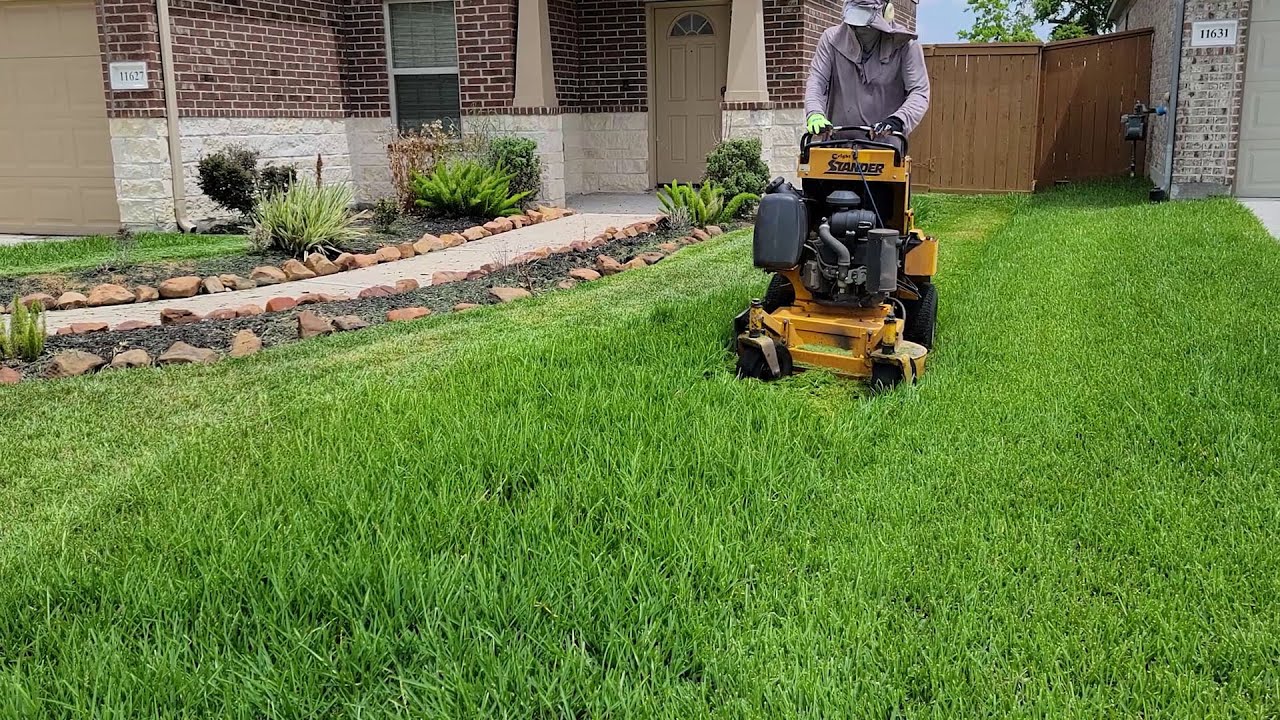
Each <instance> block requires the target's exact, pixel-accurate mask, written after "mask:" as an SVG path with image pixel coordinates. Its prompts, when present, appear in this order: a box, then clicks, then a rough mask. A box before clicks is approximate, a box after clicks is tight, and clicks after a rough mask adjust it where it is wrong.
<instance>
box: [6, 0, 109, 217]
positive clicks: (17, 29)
mask: <svg viewBox="0 0 1280 720" xmlns="http://www.w3.org/2000/svg"><path fill="white" fill-rule="evenodd" d="M0 92H3V93H4V94H3V97H5V98H8V99H12V101H11V102H4V103H0V232H35V233H78V232H111V231H114V230H115V229H118V227H119V222H120V219H119V213H120V211H119V206H118V203H117V202H116V189H115V178H114V174H115V173H114V162H113V158H112V155H111V138H110V131H109V128H108V124H107V113H106V101H105V97H104V93H103V87H102V65H101V59H100V57H99V54H98V38H97V24H96V20H95V15H94V9H93V4H92V2H91V0H53V1H49V0H34V1H33V0H17V1H16V2H15V1H14V0H0Z"/></svg>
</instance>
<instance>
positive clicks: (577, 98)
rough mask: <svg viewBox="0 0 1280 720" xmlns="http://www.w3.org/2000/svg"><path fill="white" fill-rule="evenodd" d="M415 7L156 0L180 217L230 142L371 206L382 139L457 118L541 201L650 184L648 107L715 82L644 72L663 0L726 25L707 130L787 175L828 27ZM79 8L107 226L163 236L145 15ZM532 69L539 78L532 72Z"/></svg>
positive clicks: (710, 0) (761, 18) (119, 0)
mask: <svg viewBox="0 0 1280 720" xmlns="http://www.w3.org/2000/svg"><path fill="white" fill-rule="evenodd" d="M27 1H28V2H36V1H38V0H27ZM59 1H61V2H77V1H83V2H88V0H59ZM895 3H896V5H895V13H896V19H897V21H898V22H900V23H903V24H905V25H907V26H908V27H914V24H915V7H916V6H915V2H913V0H895ZM423 4H424V2H423V0H168V2H167V6H168V13H169V25H170V33H171V38H172V48H173V50H172V60H173V71H174V76H175V77H174V80H175V83H174V84H175V88H176V106H177V110H178V128H179V130H178V134H179V136H180V139H181V142H180V152H181V158H182V169H183V174H184V181H185V195H186V202H187V204H188V206H189V209H188V216H189V217H191V218H197V219H198V218H202V217H207V216H210V215H212V214H215V209H214V208H213V207H212V205H211V204H209V203H208V201H207V200H206V199H205V198H203V196H202V195H201V193H200V192H199V190H198V188H197V187H196V183H195V175H196V173H195V165H196V163H197V162H198V161H199V159H200V158H201V157H202V156H203V155H205V154H207V153H208V152H211V151H213V150H216V149H218V148H220V147H223V146H225V145H228V144H232V143H242V144H246V145H249V146H250V147H253V148H256V149H258V150H259V151H260V152H261V154H262V157H263V160H264V161H266V162H274V163H287V164H293V165H295V166H296V167H298V168H299V170H300V171H301V174H303V175H307V174H308V172H309V170H308V169H309V168H311V167H312V166H314V164H315V158H316V155H317V154H319V155H321V156H322V157H323V160H324V166H325V178H326V180H327V181H333V182H350V183H352V184H353V185H354V187H355V189H356V191H357V197H358V199H359V200H361V201H366V202H367V201H372V200H374V199H376V198H378V197H381V196H383V195H385V194H387V193H388V192H389V191H390V188H389V174H388V171H387V162H386V153H385V146H386V143H387V141H388V140H389V139H390V138H391V137H392V136H393V135H394V134H395V132H396V129H397V126H400V127H408V126H412V125H414V124H416V123H418V122H419V121H427V120H429V119H431V118H433V117H443V118H445V119H448V120H452V121H457V122H459V124H460V125H461V128H462V131H463V132H469V131H476V132H478V131H485V132H511V133H515V134H520V135H524V136H527V137H530V138H533V139H535V140H536V141H537V142H538V146H539V153H540V154H541V156H542V159H543V161H544V167H545V173H544V197H545V198H546V199H547V200H549V201H552V202H563V201H564V199H565V197H566V196H567V195H574V194H579V193H592V192H607V191H642V190H646V189H649V188H652V187H653V185H654V183H655V181H656V180H657V179H658V167H657V165H658V164H659V163H658V161H657V160H655V148H661V147H663V146H662V144H661V143H660V142H659V139H658V138H656V137H655V132H654V127H655V119H654V110H655V103H661V102H662V101H661V100H655V98H658V97H660V96H661V93H660V90H661V88H662V86H663V85H664V83H669V82H673V83H684V82H685V80H686V79H688V80H689V81H690V82H693V81H695V80H699V78H702V77H703V76H702V75H698V74H697V73H699V72H703V73H704V75H705V77H706V78H709V79H712V80H714V79H715V77H714V72H715V71H716V70H715V69H713V70H705V69H704V70H699V69H698V67H693V66H689V67H685V66H683V65H681V68H683V69H682V70H681V72H684V73H686V75H687V78H686V77H685V76H681V77H676V78H674V79H670V78H664V77H662V73H663V72H668V73H672V72H676V71H674V70H663V69H662V68H663V67H664V63H663V62H661V58H655V54H656V53H655V50H654V48H655V43H661V42H663V40H662V38H663V37H665V36H664V35H663V34H662V33H666V32H667V27H666V25H664V26H663V27H662V28H661V29H660V31H659V30H655V28H654V23H655V17H658V16H657V15H655V12H661V10H660V8H662V7H668V6H669V7H673V8H675V7H678V8H680V9H681V11H684V10H687V11H688V12H689V13H694V15H693V16H691V17H693V18H694V20H692V21H689V22H691V23H692V25H691V26H690V27H693V29H692V30H690V31H689V32H688V34H689V35H690V36H691V37H693V36H696V35H697V34H699V33H703V34H706V35H711V34H712V32H711V29H710V26H709V25H708V26H707V27H705V28H704V27H702V26H700V25H698V22H699V19H700V18H702V16H701V15H698V13H700V12H702V10H703V9H706V10H707V12H706V16H707V17H719V16H718V15H715V13H714V12H712V10H714V8H715V7H719V8H720V9H719V10H715V12H720V13H723V14H724V17H726V18H728V23H727V26H721V27H716V28H714V32H715V33H719V34H721V35H727V37H720V38H719V39H718V40H716V42H719V43H720V45H718V46H717V47H719V48H720V52H721V54H720V55H718V56H717V57H719V58H724V57H725V55H724V53H725V52H727V55H728V57H730V58H735V59H736V58H742V61H741V62H735V63H734V64H733V66H732V67H728V65H729V63H725V65H726V66H725V67H721V68H719V69H718V72H719V73H720V74H721V76H724V75H725V73H727V77H728V80H727V81H724V83H723V86H722V87H721V88H720V97H718V98H716V99H715V103H716V105H715V112H716V114H717V118H716V119H717V120H718V121H719V128H718V135H719V136H735V137H737V136H755V137H760V138H761V139H762V140H763V141H764V146H765V159H766V161H768V162H769V164H770V166H771V169H774V170H775V171H777V172H785V171H787V170H789V168H790V166H791V165H792V164H793V163H794V147H795V143H796V141H797V139H798V135H799V133H800V128H801V126H802V124H803V123H802V119H803V118H802V115H803V110H802V99H803V86H804V80H805V75H806V73H807V68H808V63H809V59H810V56H811V54H812V50H813V47H814V45H815V44H816V42H817V38H818V36H819V34H820V33H821V32H822V30H823V29H824V28H826V27H828V26H830V25H832V24H835V23H836V22H838V17H839V5H838V0H707V1H706V2H674V3H666V2H645V1H644V0H452V1H450V0H425V4H430V6H431V7H423V8H410V7H407V6H409V5H423ZM402 6H404V7H402ZM655 8H658V10H655ZM93 12H94V13H95V16H96V23H97V26H98V31H99V41H100V50H101V55H102V71H103V90H104V95H105V103H106V110H107V112H106V114H107V122H108V124H109V128H110V137H111V152H112V157H113V158H114V160H113V161H114V165H115V170H114V172H115V178H116V191H117V199H118V203H119V206H120V220H121V223H122V224H124V225H128V226H154V225H164V224H167V223H171V222H172V218H173V200H174V199H173V197H172V192H171V178H172V174H171V172H170V157H169V153H168V129H167V128H168V122H169V119H168V118H167V117H166V109H165V108H166V99H165V95H164V90H163V83H162V78H161V73H160V68H161V65H162V62H161V61H162V49H161V45H162V40H161V35H162V33H161V32H160V20H159V19H158V18H159V16H158V13H157V3H156V2H155V0H150V1H147V0H95V1H94V7H93ZM522 16H523V17H524V18H528V19H529V20H528V21H524V22H522ZM680 22H686V20H685V18H683V17H682V19H681V20H680ZM450 24H452V28H450V27H449V26H450ZM717 25H724V24H723V23H717ZM680 27H684V26H683V25H682V26H680ZM671 32H672V33H673V37H675V33H676V31H675V30H672V31H671ZM677 39H678V40H679V41H680V42H685V39H682V38H677ZM697 39H698V38H697V37H693V40H697ZM690 42H692V41H690ZM708 42H710V41H708ZM688 46H689V47H690V48H694V47H695V45H694V44H689V45H688ZM664 47H665V46H664ZM681 47H684V46H683V45H682V46H681ZM698 47H701V46H698ZM710 47H711V46H710V45H707V48H710ZM690 52H693V50H691V51H690ZM707 52H711V50H709V49H708V50H707ZM757 55H758V56H759V59H758V60H755V59H753V58H755V57H756V56H757ZM707 57H710V55H708V56H707ZM518 58H519V59H520V62H519V63H518V62H517V59H518ZM530 58H531V59H530ZM543 58H545V59H546V61H547V62H546V64H547V66H548V67H547V68H546V69H544V70H545V71H544V72H541V73H539V72H538V71H537V70H536V68H537V67H538V66H539V65H540V63H539V61H540V60H541V59H543ZM120 61H143V62H145V63H147V66H148V68H149V81H148V84H147V87H146V89H137V90H112V86H111V82H110V77H109V67H110V64H111V63H113V62H120ZM718 62H724V60H723V59H721V60H719V61H718ZM753 63H755V64H758V65H759V66H760V67H754V66H752V64H753ZM744 65H745V66H748V67H747V69H746V70H743V69H742V66H744ZM531 68H535V69H531ZM754 71H758V75H756V74H753V72H754ZM757 77H759V78H762V79H763V82H757V81H756V78H757ZM704 84H705V83H704ZM529 98H533V99H534V102H528V101H527V100H528V99H529ZM681 107H683V106H681ZM672 117H679V115H678V113H677V114H673V115H672ZM663 122H665V117H664V119H663ZM657 135H660V133H658V134H657ZM658 152H663V151H662V150H659V151H658ZM669 152H673V153H674V152H677V151H669ZM695 160H697V159H696V158H695ZM672 167H683V166H679V165H672ZM664 179H670V178H664ZM681 179H696V178H681Z"/></svg>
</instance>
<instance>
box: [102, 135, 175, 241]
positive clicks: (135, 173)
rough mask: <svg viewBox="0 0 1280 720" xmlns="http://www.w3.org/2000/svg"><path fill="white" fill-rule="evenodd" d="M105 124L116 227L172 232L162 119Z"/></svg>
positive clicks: (167, 147) (168, 171)
mask: <svg viewBox="0 0 1280 720" xmlns="http://www.w3.org/2000/svg"><path fill="white" fill-rule="evenodd" d="M107 122H108V123H109V128H110V130H111V154H112V156H113V157H114V159H115V174H116V199H117V202H118V203H119V205H120V224H121V225H124V226H125V227H128V228H132V229H144V228H172V227H173V226H174V217H173V186H172V183H171V179H172V177H173V174H172V173H171V172H170V170H169V128H168V125H166V123H165V120H164V118H148V117H118V118H110V119H109V120H108V121H107Z"/></svg>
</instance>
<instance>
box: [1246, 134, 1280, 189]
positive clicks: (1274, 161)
mask: <svg viewBox="0 0 1280 720" xmlns="http://www.w3.org/2000/svg"><path fill="white" fill-rule="evenodd" d="M1236 188H1237V194H1240V195H1247V196H1253V197H1277V196H1280V140H1255V141H1253V142H1252V143H1250V147H1249V150H1248V152H1244V151H1242V152H1241V153H1240V163H1239V168H1238V169H1237V170H1236Z"/></svg>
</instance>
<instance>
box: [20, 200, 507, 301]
mask: <svg viewBox="0 0 1280 720" xmlns="http://www.w3.org/2000/svg"><path fill="white" fill-rule="evenodd" d="M492 219H493V218H489V219H480V218H426V217H417V216H412V215H409V216H405V217H404V218H402V219H401V220H400V221H399V222H397V223H396V224H395V226H394V227H393V228H392V229H391V232H388V233H381V232H377V231H375V230H374V229H373V228H372V227H370V226H369V225H368V223H367V221H366V222H365V223H364V225H365V226H366V227H368V230H369V232H368V234H367V235H365V236H364V237H363V238H360V239H358V240H354V241H351V242H349V243H346V244H345V245H344V246H343V247H341V248H338V249H337V251H334V252H330V253H329V254H330V255H331V256H336V255H337V254H338V252H351V253H371V252H373V251H375V250H377V249H378V248H379V247H382V246H383V245H398V244H400V243H402V242H415V241H417V240H418V239H419V238H421V237H422V236H423V234H425V233H431V234H432V235H444V234H446V233H451V232H459V231H462V230H466V229H467V228H469V227H472V226H473V225H483V224H484V223H486V222H488V221H489V220H492ZM289 257H290V256H289V255H286V254H285V253H282V252H278V251H275V250H266V251H263V252H251V251H250V250H249V247H248V244H247V242H246V245H245V252H244V253H242V254H238V255H224V256H222V257H213V258H204V259H199V260H183V261H179V262H158V263H139V264H137V265H132V266H129V267H126V268H120V269H104V268H91V269H85V270H77V271H73V272H65V273H55V274H49V275H32V276H25V277H0V298H12V297H15V296H22V295H28V294H31V293H35V292H45V293H49V294H50V295H53V296H55V297H56V296H58V295H61V294H62V293H64V292H67V291H69V290H72V291H78V292H83V291H85V290H87V289H89V288H91V287H93V286H95V285H101V284H103V283H115V284H117V285H124V286H125V287H130V288H132V287H137V286H138V285H151V286H155V285H157V284H159V283H160V282H162V281H164V280H168V279H169V278H172V277H179V276H182V275H199V276H200V277H209V276H210V275H240V276H242V277H248V276H249V273H251V272H253V269H254V268H256V267H259V266H262V265H276V266H279V265H280V263H283V262H284V261H285V260H288V259H289Z"/></svg>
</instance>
